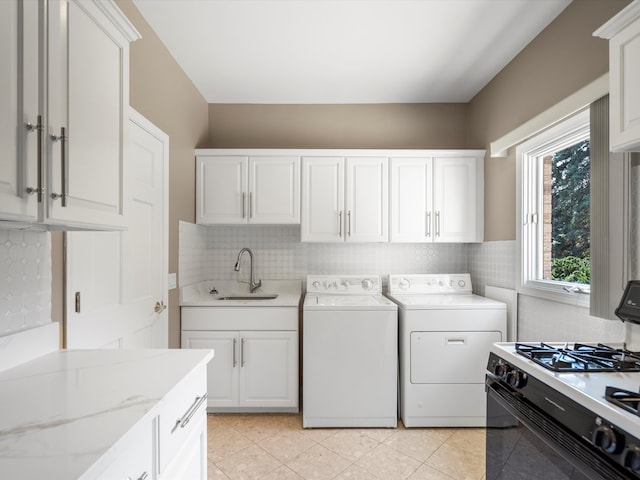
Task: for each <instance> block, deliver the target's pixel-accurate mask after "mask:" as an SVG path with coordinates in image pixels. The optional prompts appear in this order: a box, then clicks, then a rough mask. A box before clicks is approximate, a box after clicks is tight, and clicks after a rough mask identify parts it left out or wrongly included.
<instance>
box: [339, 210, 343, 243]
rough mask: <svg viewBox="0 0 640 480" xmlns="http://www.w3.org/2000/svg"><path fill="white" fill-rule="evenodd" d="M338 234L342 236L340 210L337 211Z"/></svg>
mask: <svg viewBox="0 0 640 480" xmlns="http://www.w3.org/2000/svg"><path fill="white" fill-rule="evenodd" d="M338 236H339V237H341V236H342V210H340V212H338Z"/></svg>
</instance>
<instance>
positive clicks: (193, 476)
mask: <svg viewBox="0 0 640 480" xmlns="http://www.w3.org/2000/svg"><path fill="white" fill-rule="evenodd" d="M191 423H193V425H192V426H191V427H190V430H191V432H190V434H189V437H188V438H186V439H185V440H184V442H183V444H182V445H181V447H180V450H179V451H178V452H177V453H176V455H175V457H174V458H173V459H172V462H171V464H170V465H169V466H168V467H167V468H166V469H164V470H163V471H162V472H161V474H160V477H159V478H160V479H162V480H174V479H176V478H185V479H189V480H207V416H206V415H200V416H199V418H194V419H193V420H192V422H191Z"/></svg>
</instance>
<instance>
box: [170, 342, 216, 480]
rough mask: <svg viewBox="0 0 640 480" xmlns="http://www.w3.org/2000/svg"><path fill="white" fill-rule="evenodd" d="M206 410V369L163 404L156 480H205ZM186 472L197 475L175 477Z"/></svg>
mask: <svg viewBox="0 0 640 480" xmlns="http://www.w3.org/2000/svg"><path fill="white" fill-rule="evenodd" d="M216 353H217V352H216ZM210 363H211V364H213V363H214V362H210ZM206 407H207V373H206V369H205V368H199V369H197V370H195V371H194V372H192V373H191V374H189V375H188V376H187V377H185V378H184V379H183V380H182V381H181V382H180V383H179V384H178V385H176V387H175V388H174V389H173V390H172V391H171V392H170V393H169V394H168V395H167V396H166V397H165V398H164V400H163V401H162V405H161V409H160V415H159V417H160V421H159V436H158V438H159V441H158V457H159V458H158V460H159V461H158V466H159V470H160V472H159V473H160V476H159V478H161V479H174V478H189V479H194V480H195V479H201V480H206V477H207V469H206V463H207V448H206V446H207V429H206ZM185 471H190V472H195V473H196V474H195V475H192V476H182V475H178V474H177V473H178V472H185Z"/></svg>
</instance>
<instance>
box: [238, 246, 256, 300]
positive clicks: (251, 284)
mask: <svg viewBox="0 0 640 480" xmlns="http://www.w3.org/2000/svg"><path fill="white" fill-rule="evenodd" d="M244 252H247V253H248V254H249V259H250V261H251V263H250V272H249V277H250V278H249V292H250V293H253V292H255V291H256V290H257V289H259V288H260V287H261V286H262V280H258V281H257V282H256V281H255V280H254V279H253V252H252V251H251V249H249V248H246V247H245V248H243V249H242V250H240V251H239V252H238V260H236V264H235V266H234V267H233V269H234V270H235V271H236V272H239V271H240V260H242V254H243V253H244Z"/></svg>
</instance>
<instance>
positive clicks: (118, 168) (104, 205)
mask: <svg viewBox="0 0 640 480" xmlns="http://www.w3.org/2000/svg"><path fill="white" fill-rule="evenodd" d="M138 37H139V35H138V33H137V32H136V31H135V29H134V28H133V27H132V26H131V24H130V23H129V22H128V20H127V19H126V17H124V15H123V14H122V12H121V11H120V10H119V9H118V8H117V7H116V6H115V4H113V3H111V2H99V1H86V0H57V1H51V0H50V1H49V38H48V49H47V51H48V55H49V58H48V72H47V81H48V84H47V89H48V95H47V102H48V109H47V128H46V145H45V150H46V152H47V155H48V156H49V175H48V182H47V200H48V202H47V210H46V221H47V223H50V224H60V225H69V226H72V227H73V226H78V227H83V226H94V227H96V228H105V227H106V228H109V227H116V228H118V227H124V225H125V222H124V217H123V214H124V212H123V205H122V200H123V198H124V193H123V184H124V178H123V165H124V155H125V146H126V145H127V125H128V122H127V115H128V108H129V42H130V41H132V40H135V39H137V38H138Z"/></svg>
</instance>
